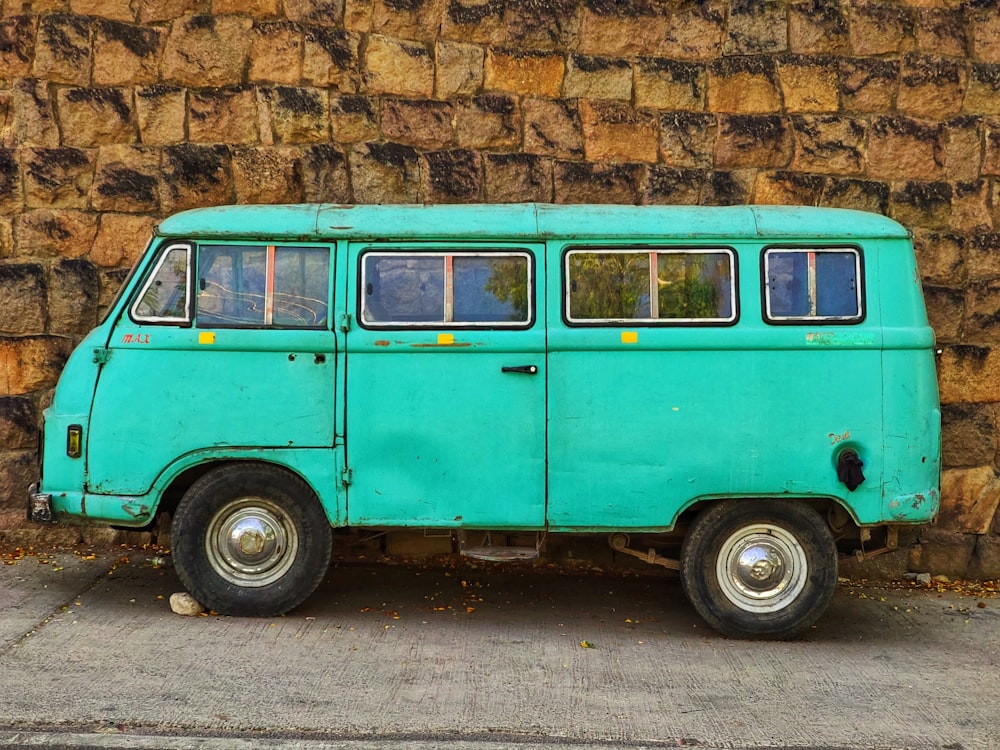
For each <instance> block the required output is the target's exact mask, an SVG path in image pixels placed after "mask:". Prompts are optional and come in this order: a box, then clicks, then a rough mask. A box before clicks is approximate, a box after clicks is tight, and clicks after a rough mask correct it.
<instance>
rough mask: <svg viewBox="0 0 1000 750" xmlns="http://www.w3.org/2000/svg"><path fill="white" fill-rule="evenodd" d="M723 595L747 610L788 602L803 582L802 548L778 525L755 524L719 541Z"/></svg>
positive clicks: (718, 566)
mask: <svg viewBox="0 0 1000 750" xmlns="http://www.w3.org/2000/svg"><path fill="white" fill-rule="evenodd" d="M716 574H717V575H718V580H719V586H720V587H721V589H722V593H723V594H724V595H725V597H726V598H727V599H728V600H729V601H730V602H732V603H733V604H735V605H736V606H737V607H739V608H740V609H742V610H744V611H747V612H774V611H777V610H780V609H783V608H784V607H787V606H788V605H789V604H791V603H792V602H793V601H794V600H795V599H796V597H798V595H799V594H800V593H801V592H802V589H803V588H804V587H805V584H806V574H807V563H806V555H805V551H804V550H803V549H802V546H801V545H800V544H799V543H798V541H797V540H796V539H795V537H794V536H792V535H791V534H790V533H788V532H787V531H786V530H785V529H783V528H781V527H780V526H775V525H773V524H755V525H753V526H747V527H745V528H742V529H740V530H738V531H737V532H736V533H734V534H733V535H731V536H730V537H729V538H728V539H726V541H725V542H724V543H723V544H722V549H721V550H720V552H719V557H718V560H717V563H716Z"/></svg>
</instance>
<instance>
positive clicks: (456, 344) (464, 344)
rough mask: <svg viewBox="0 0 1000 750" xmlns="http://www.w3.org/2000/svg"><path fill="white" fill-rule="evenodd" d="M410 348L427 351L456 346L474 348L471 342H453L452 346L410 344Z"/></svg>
mask: <svg viewBox="0 0 1000 750" xmlns="http://www.w3.org/2000/svg"><path fill="white" fill-rule="evenodd" d="M410 346H412V347H416V348H418V349H425V348H427V347H431V348H436V347H443V348H448V347H455V346H472V342H470V341H454V342H452V343H450V344H438V343H436V342H435V343H433V344H410Z"/></svg>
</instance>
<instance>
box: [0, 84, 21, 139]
mask: <svg viewBox="0 0 1000 750" xmlns="http://www.w3.org/2000/svg"><path fill="white" fill-rule="evenodd" d="M13 98H14V96H13V92H12V91H10V90H9V89H7V90H3V89H0V148H2V149H7V150H11V149H13V148H14V146H15V145H17V144H16V143H15V142H14V103H13Z"/></svg>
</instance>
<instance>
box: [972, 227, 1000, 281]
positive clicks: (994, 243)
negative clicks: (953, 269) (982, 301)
mask: <svg viewBox="0 0 1000 750" xmlns="http://www.w3.org/2000/svg"><path fill="white" fill-rule="evenodd" d="M965 268H966V273H967V274H968V278H969V280H970V281H989V280H991V279H995V278H1000V234H995V233H992V232H979V233H976V234H969V235H965Z"/></svg>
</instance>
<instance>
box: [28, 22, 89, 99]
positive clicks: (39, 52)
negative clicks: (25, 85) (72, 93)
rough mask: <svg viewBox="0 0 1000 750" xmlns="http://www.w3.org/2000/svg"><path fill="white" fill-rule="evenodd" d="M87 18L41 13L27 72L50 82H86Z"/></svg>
mask: <svg viewBox="0 0 1000 750" xmlns="http://www.w3.org/2000/svg"><path fill="white" fill-rule="evenodd" d="M90 23H91V22H90V19H89V18H86V17H85V16H76V15H70V14H67V13H58V14H55V15H51V16H43V17H42V18H41V19H40V21H39V24H38V34H37V36H36V38H35V59H34V63H33V64H32V67H31V74H32V76H34V77H35V78H41V79H44V80H45V81H47V82H50V83H68V84H71V85H76V86H86V85H87V84H88V83H90Z"/></svg>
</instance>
